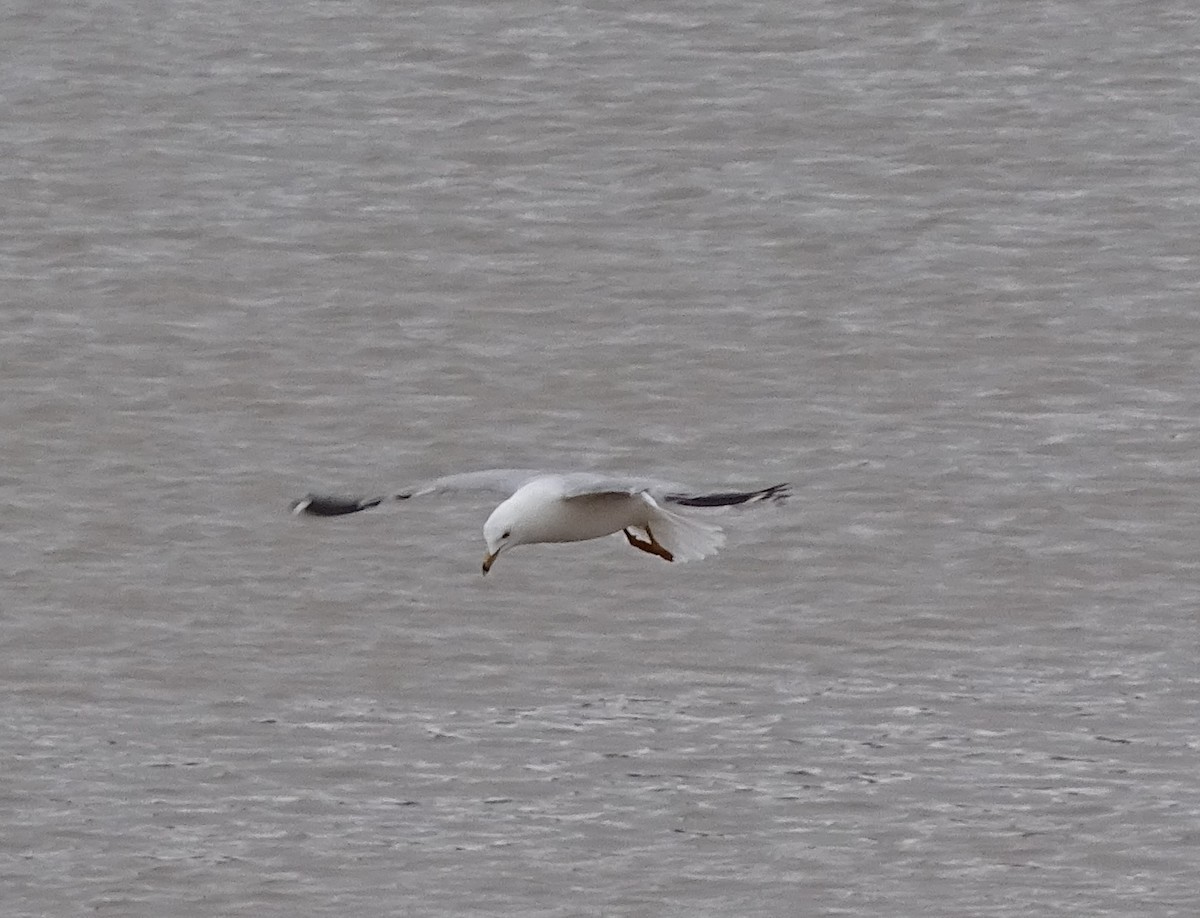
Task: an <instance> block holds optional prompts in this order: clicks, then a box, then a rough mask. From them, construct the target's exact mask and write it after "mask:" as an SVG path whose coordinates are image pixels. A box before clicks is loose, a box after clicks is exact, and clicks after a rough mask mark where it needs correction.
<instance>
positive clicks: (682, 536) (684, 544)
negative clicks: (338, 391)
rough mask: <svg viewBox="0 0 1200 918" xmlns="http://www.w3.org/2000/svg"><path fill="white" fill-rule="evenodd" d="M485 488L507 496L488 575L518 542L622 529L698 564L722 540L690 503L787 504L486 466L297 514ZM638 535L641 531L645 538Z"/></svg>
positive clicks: (492, 519) (318, 501)
mask: <svg viewBox="0 0 1200 918" xmlns="http://www.w3.org/2000/svg"><path fill="white" fill-rule="evenodd" d="M457 492H482V493H491V494H500V495H503V496H504V498H505V499H504V500H503V501H501V502H500V504H499V505H498V506H497V507H496V509H495V510H493V511H492V513H491V516H489V517H488V518H487V522H485V523H484V524H483V538H484V540H485V541H486V543H487V554H486V555H485V556H484V559H483V572H484V573H485V574H486V573H487V572H488V571H489V570H491V569H492V564H494V563H495V561H496V558H497V556H498V555H499V554H500V553H501V552H503V551H507V550H508V549H510V548H512V547H513V546H515V545H527V544H533V543H535V542H581V541H584V540H586V539H598V538H600V537H601V536H606V535H611V534H613V533H617V532H621V533H624V535H625V538H626V539H627V540H628V541H629V544H630V545H632V546H633V547H634V548H637V549H640V550H641V551H644V552H647V553H648V554H651V555H655V556H656V557H659V558H662V559H663V560H664V561H681V562H682V561H695V560H698V559H700V558H704V557H707V556H708V555H711V554H713V553H714V552H715V551H716V550H717V549H718V548H720V547H721V544H722V543H723V542H724V541H725V535H724V533H723V532H722V531H721V527H720V526H717V525H716V524H715V523H713V522H711V521H710V520H707V519H703V518H701V517H699V516H697V515H695V514H694V513H691V512H689V511H690V510H692V509H693V508H715V507H732V506H737V505H740V504H754V503H763V502H768V501H769V502H773V503H782V502H783V501H784V500H786V499H787V497H788V496H789V493H790V491H789V486H788V485H787V484H777V485H772V486H771V487H769V488H762V489H760V490H757V491H720V492H716V493H697V492H695V491H690V490H687V489H683V488H680V487H679V486H677V485H673V484H670V483H668V482H664V481H658V480H656V479H652V478H624V477H620V476H610V475H600V474H593V473H591V472H544V471H537V470H534V469H488V470H486V471H481V472H466V473H464V474H460V475H447V476H446V477H444V478H435V479H433V480H432V481H428V482H425V483H423V484H419V485H416V486H415V487H412V488H409V489H407V490H404V491H401V492H399V493H397V494H393V495H390V496H387V497H369V498H343V497H330V496H324V495H318V494H309V495H307V496H306V497H304V498H302V499H301V500H298V501H296V502H295V503H293V504H292V512H293V513H296V514H301V513H304V514H307V515H309V516H342V515H344V514H347V513H357V512H359V511H360V510H367V509H369V508H371V507H377V506H379V505H380V504H382V503H384V502H385V501H388V500H410V499H412V498H414V497H424V496H425V495H427V494H451V493H457ZM635 532H637V533H644V534H645V538H641V536H640V535H635Z"/></svg>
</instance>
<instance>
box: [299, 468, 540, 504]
mask: <svg viewBox="0 0 1200 918" xmlns="http://www.w3.org/2000/svg"><path fill="white" fill-rule="evenodd" d="M544 474H545V472H540V471H538V470H536V469H485V470H483V471H480V472H463V473H461V474H458V475H446V476H444V477H442V478H434V479H433V480H432V481H426V482H422V483H420V484H416V485H413V486H412V487H409V488H405V489H404V490H403V491H399V492H397V493H395V494H389V495H387V496H386V497H336V496H331V495H327V494H307V495H305V496H304V497H303V498H301V499H300V500H298V501H295V502H293V503H292V512H293V513H297V514H299V513H304V514H307V515H309V516H344V515H345V514H347V513H358V511H360V510H368V509H370V508H371V507H378V506H379V505H380V504H382V503H383V502H384V501H388V500H409V499H411V498H413V497H425V496H426V495H428V494H456V493H460V492H477V493H484V494H498V495H501V496H502V497H508V496H509V495H510V494H512V493H513V492H514V491H516V490H517V489H518V488H520V487H521V486H522V485H524V484H527V483H528V482H530V481H532V480H533V479H534V478H537V477H538V476H539V475H544Z"/></svg>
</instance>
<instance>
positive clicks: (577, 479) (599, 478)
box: [562, 472, 791, 507]
mask: <svg viewBox="0 0 1200 918" xmlns="http://www.w3.org/2000/svg"><path fill="white" fill-rule="evenodd" d="M562 477H563V498H564V499H565V500H570V499H571V498H573V497H585V496H587V495H591V494H614V493H615V494H639V493H641V492H643V491H645V492H648V493H649V494H650V496H651V497H653V498H654V499H655V500H658V501H662V502H665V503H668V504H676V505H678V506H680V507H734V506H737V505H739V504H754V503H759V502H760V501H771V502H773V503H783V502H784V501H785V500H787V499H788V497H789V496H790V495H791V486H790V485H788V484H787V483H784V484H777V485H771V487H769V488H760V489H758V490H754V491H712V492H704V491H701V492H696V491H689V490H688V489H686V488H684V487H682V486H680V485H677V484H672V483H670V482H665V481H660V480H658V479H654V478H623V477H620V476H607V475H593V474H590V473H586V472H574V473H571V474H567V475H563V476H562Z"/></svg>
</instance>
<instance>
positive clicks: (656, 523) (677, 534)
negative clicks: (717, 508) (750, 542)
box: [642, 494, 725, 562]
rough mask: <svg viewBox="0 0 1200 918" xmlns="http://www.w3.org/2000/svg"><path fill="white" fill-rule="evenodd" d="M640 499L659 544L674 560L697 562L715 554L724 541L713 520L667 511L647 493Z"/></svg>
mask: <svg viewBox="0 0 1200 918" xmlns="http://www.w3.org/2000/svg"><path fill="white" fill-rule="evenodd" d="M642 498H643V499H644V500H645V501H646V503H648V504H649V505H650V508H651V513H650V527H651V528H652V529H653V530H654V538H655V539H656V540H657V541H658V544H659V545H661V546H662V547H663V548H665V549H666V550H667V551H669V552H670V553H671V554H672V555H674V556H675V560H676V561H680V562H683V561H699V560H700V559H701V558H707V557H708V556H709V555H711V554H714V553H716V551H717V549H718V548H720V547H721V546H722V545H723V544H724V543H725V533H724V532H722V531H721V527H720V526H718V525H717V524H716V523H710V522H709V521H708V520H702V519H699V518H698V517H695V516H690V515H687V514H684V513H680V512H679V511H677V510H667V509H666V508H664V507H663V506H662V505H661V504H659V503H658V502H657V501H656V500H654V498H652V497H651V496H650V495H649V494H642Z"/></svg>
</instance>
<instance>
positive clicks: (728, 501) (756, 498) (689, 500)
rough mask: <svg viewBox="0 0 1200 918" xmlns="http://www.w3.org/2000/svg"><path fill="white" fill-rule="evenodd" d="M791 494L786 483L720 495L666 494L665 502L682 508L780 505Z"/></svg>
mask: <svg viewBox="0 0 1200 918" xmlns="http://www.w3.org/2000/svg"><path fill="white" fill-rule="evenodd" d="M791 494H792V487H791V485H789V484H788V483H787V482H784V483H783V484H777V485H771V487H769V488H763V489H762V490H761V491H724V492H722V493H720V494H698V495H688V494H668V495H667V500H669V501H671V502H672V503H675V504H679V505H680V506H683V507H736V506H738V505H739V504H757V503H759V502H761V501H770V502H771V503H775V504H782V503H783V502H784V501H786V500H787V499H788V498H789V497H791Z"/></svg>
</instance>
